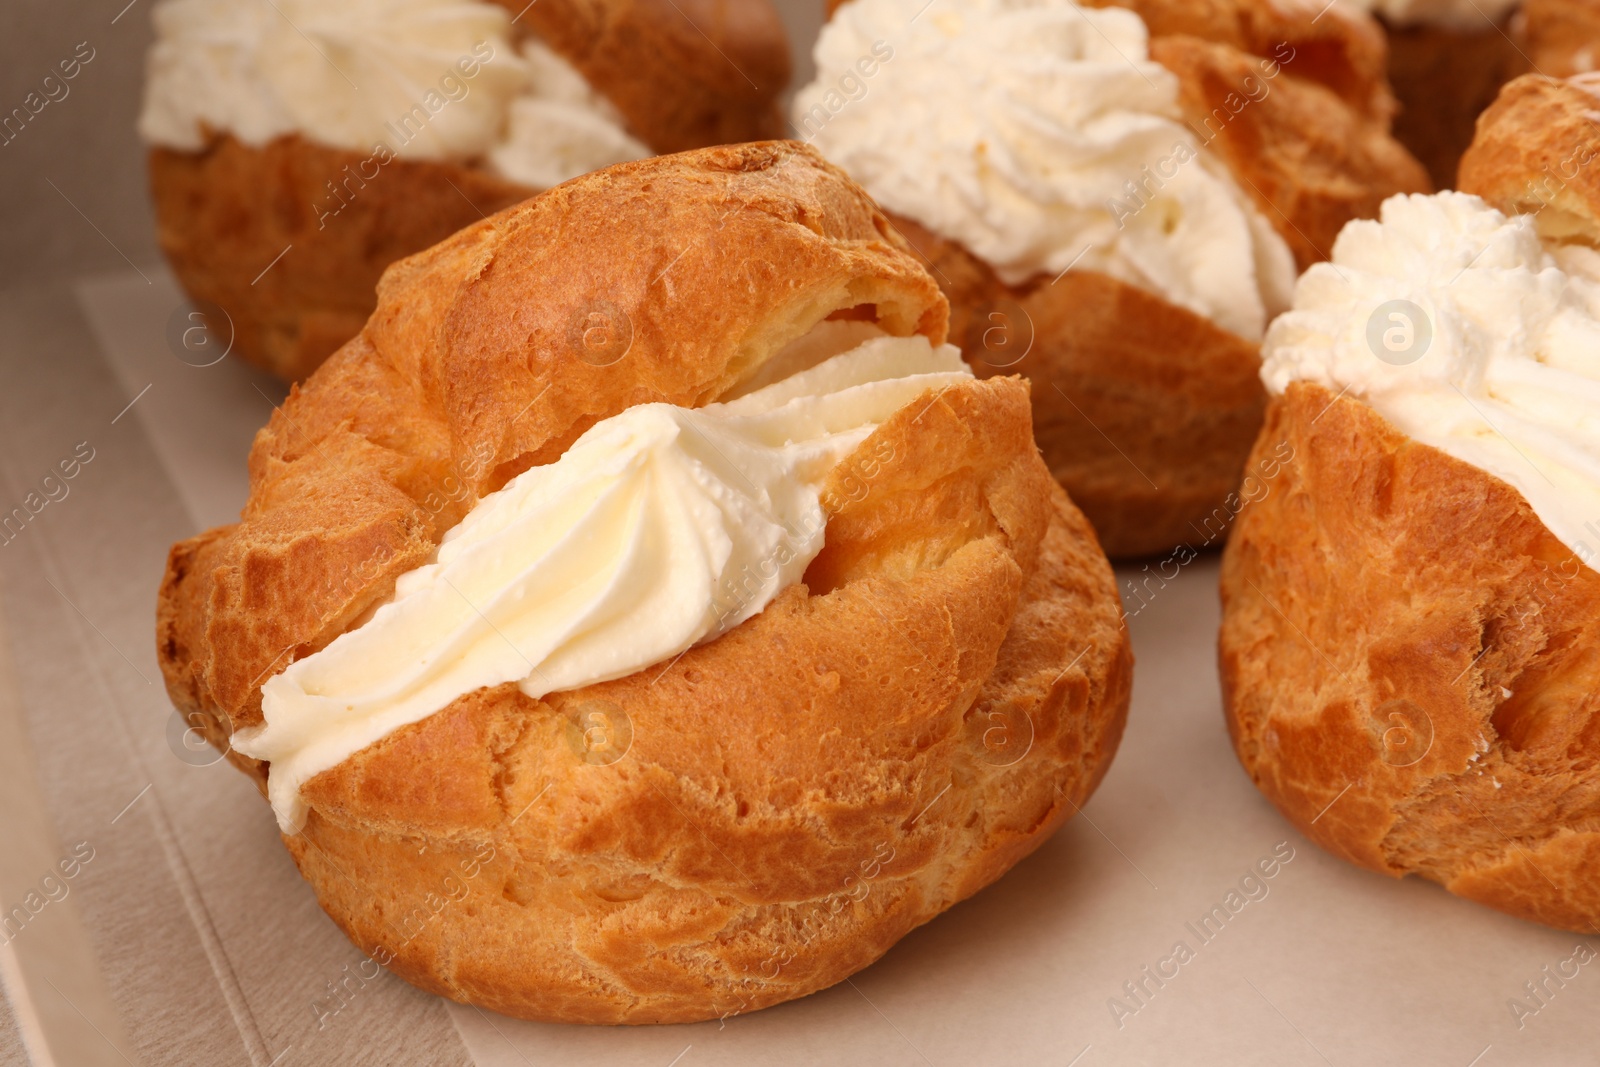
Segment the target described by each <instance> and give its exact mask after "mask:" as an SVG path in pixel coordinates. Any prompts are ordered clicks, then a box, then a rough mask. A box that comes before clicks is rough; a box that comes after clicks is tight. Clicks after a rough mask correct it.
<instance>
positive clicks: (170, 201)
mask: <svg viewBox="0 0 1600 1067" xmlns="http://www.w3.org/2000/svg"><path fill="white" fill-rule="evenodd" d="M501 6H503V7H505V8H507V9H508V10H510V11H512V13H513V14H514V15H516V14H518V12H519V11H520V17H519V18H518V25H516V26H514V27H513V28H514V30H517V31H519V32H520V33H525V32H526V31H528V30H534V31H537V32H538V34H539V35H540V37H541V38H542V39H543V40H544V41H546V43H548V44H549V45H550V46H551V47H552V48H553V49H554V50H555V51H557V52H558V53H560V54H561V55H562V56H563V57H564V58H566V59H567V60H568V61H570V62H571V63H572V64H573V65H574V66H576V67H577V68H578V70H579V71H580V72H582V73H583V74H584V76H585V77H586V79H587V80H588V81H589V84H590V85H592V86H594V87H595V88H596V89H597V91H599V92H601V93H602V94H604V95H605V96H606V97H607V98H608V99H609V100H611V102H612V103H613V104H615V105H616V106H617V108H618V110H619V111H620V112H621V113H622V114H623V116H624V118H625V119H626V120H627V122H628V126H629V129H630V130H631V131H632V132H633V133H634V134H635V135H636V136H638V137H639V138H640V139H641V140H643V141H644V142H645V143H646V144H648V145H649V146H650V147H651V148H652V149H653V150H654V151H657V152H677V151H682V150H684V149H690V148H699V147H704V146H706V145H713V144H723V143H733V142H738V141H751V140H758V139H760V138H763V137H773V136H778V135H780V134H781V132H782V118H781V116H780V115H779V112H778V108H777V102H776V101H777V96H778V94H779V93H780V92H781V91H782V89H783V87H784V86H785V85H786V84H787V83H788V80H789V52H788V41H787V38H786V36H785V34H784V30H783V26H782V23H781V22H780V21H779V19H778V15H777V12H776V10H775V9H774V8H773V7H772V6H771V4H770V3H769V2H768V0H741V2H739V3H736V4H730V3H722V2H718V0H676V2H674V0H587V2H585V0H541V2H540V3H538V4H534V5H524V4H521V3H512V2H510V0H506V2H504V3H502V4H501ZM149 171H150V186H151V195H152V198H153V200H154V202H155V211H156V220H157V233H158V237H159V239H160V243H161V248H162V251H163V252H164V253H165V255H166V257H167V259H168V261H169V262H170V263H171V265H172V268H173V271H174V273H176V274H177V276H178V280H179V281H180V282H181V283H182V284H183V287H184V289H185V290H186V291H187V292H188V294H189V295H190V297H191V298H193V299H194V300H196V301H209V302H210V303H212V304H215V305H217V306H218V307H220V308H221V309H222V310H223V311H224V312H225V313H226V315H227V318H228V320H229V323H230V325H231V330H230V332H229V333H230V336H231V340H232V349H231V352H232V354H233V355H236V356H238V357H239V358H241V359H244V360H246V361H248V362H250V363H253V364H256V365H257V366H260V367H263V368H264V369H266V370H269V371H271V372H272V373H274V374H276V375H278V376H279V377H281V378H283V379H285V380H287V381H297V380H299V379H301V378H304V377H305V376H306V375H307V374H309V373H310V372H311V371H312V370H314V369H316V367H317V366H318V365H320V364H321V363H322V361H323V360H325V359H326V358H328V356H329V355H331V354H332V353H333V352H334V350H335V349H337V348H338V347H339V346H340V345H342V344H343V343H344V342H345V341H348V340H349V339H350V338H351V337H353V336H355V334H356V333H357V332H359V330H360V329H361V325H362V323H364V322H365V321H366V319H367V316H368V315H370V314H371V313H372V309H373V308H374V307H375V306H376V293H375V289H376V286H377V281H378V278H379V276H380V275H381V274H382V273H383V269H384V268H385V267H386V266H388V265H389V264H390V263H392V262H394V261H395V260H397V259H400V258H403V257H404V256H408V255H411V254H412V253H414V252H420V251H421V250H422V249H424V248H427V247H429V246H430V245H433V244H437V243H438V242H440V241H442V240H444V239H445V238H446V237H449V236H450V235H451V234H453V233H455V232H456V231H457V230H460V229H462V228H463V227H465V226H468V225H470V224H471V223H473V222H476V221H478V220H479V219H482V218H483V217H485V216H486V215H491V214H494V213H495V212H496V211H499V210H501V209H502V208H505V207H508V206H510V205H511V204H514V203H516V202H517V201H519V200H522V199H524V198H526V197H528V196H531V195H532V194H533V193H534V190H532V189H529V188H527V187H526V186H522V185H519V184H517V183H515V182H510V181H506V180H504V179H502V178H499V177H497V176H496V175H494V174H491V173H490V172H488V171H487V170H486V169H484V168H482V167H480V166H477V165H474V164H473V163H471V162H433V161H419V160H409V159H391V160H390V161H389V162H387V163H383V164H381V165H378V164H376V163H375V162H374V153H373V152H372V151H350V150H345V149H338V148H330V147H327V146H324V145H321V144H316V143H313V142H311V141H308V140H306V139H304V138H302V137H299V136H289V137H284V138H279V139H277V140H274V141H272V142H269V143H268V144H266V145H262V146H260V147H256V146H250V145H245V144H242V143H241V142H239V141H238V140H236V139H235V138H233V137H232V136H228V135H218V136H215V137H213V138H212V140H211V141H210V143H208V144H207V145H206V146H205V147H204V148H203V149H201V150H200V151H198V152H184V151H177V150H173V149H168V148H159V147H158V148H155V149H153V150H152V151H151V152H150V156H149ZM373 173H376V174H377V177H373V178H370V179H368V178H367V177H366V176H367V175H371V174H373ZM280 255H281V256H282V258H281V259H279V258H278V257H279V256H280ZM269 264H272V267H271V269H270V270H267V269H266V268H267V267H268V265H269ZM263 271H265V273H262V272H263ZM208 325H211V326H213V327H214V328H215V324H211V323H208Z"/></svg>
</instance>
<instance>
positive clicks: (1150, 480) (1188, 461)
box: [832, 0, 1430, 559]
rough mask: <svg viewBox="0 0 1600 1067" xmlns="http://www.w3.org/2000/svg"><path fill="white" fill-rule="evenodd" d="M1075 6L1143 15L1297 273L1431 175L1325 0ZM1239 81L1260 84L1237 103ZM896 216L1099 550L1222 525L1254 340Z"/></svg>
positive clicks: (1213, 532) (1251, 420) (1369, 35)
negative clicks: (1021, 403) (1398, 134)
mask: <svg viewBox="0 0 1600 1067" xmlns="http://www.w3.org/2000/svg"><path fill="white" fill-rule="evenodd" d="M838 6H839V4H833V5H832V7H833V8H834V9H836V8H837V7H838ZM1089 6H1094V7H1124V8H1128V9H1131V10H1133V11H1134V12H1135V13H1137V14H1138V15H1139V16H1140V17H1141V18H1143V19H1144V20H1145V24H1146V25H1147V26H1148V27H1149V29H1150V34H1151V40H1150V55H1151V58H1152V59H1154V60H1155V61H1156V62H1158V63H1160V64H1161V65H1162V66H1164V67H1166V68H1167V69H1168V70H1170V71H1172V72H1173V73H1174V74H1175V75H1177V77H1178V81H1179V107H1180V108H1181V109H1182V112H1183V117H1184V119H1185V121H1186V122H1187V123H1188V125H1189V126H1190V128H1191V129H1193V130H1195V131H1196V132H1197V133H1198V134H1199V135H1200V136H1201V138H1202V140H1204V139H1206V138H1210V143H1209V146H1208V148H1209V150H1211V151H1214V152H1215V153H1216V154H1217V156H1218V158H1220V159H1221V160H1222V161H1223V162H1224V163H1225V164H1226V165H1227V167H1228V169H1229V170H1230V171H1231V172H1232V174H1233V175H1234V177H1235V178H1236V179H1238V181H1239V186H1240V188H1242V189H1243V190H1244V191H1245V193H1246V194H1247V195H1248V196H1249V197H1250V199H1251V200H1252V201H1253V202H1254V204H1255V206H1256V207H1257V208H1258V209H1260V211H1261V212H1262V214H1263V215H1264V216H1265V217H1266V218H1267V220H1268V221H1269V222H1270V223H1271V224H1272V226H1273V228H1274V229H1276V230H1277V231H1278V233H1279V235H1280V236H1282V237H1283V239H1284V240H1285V241H1286V242H1288V245H1289V248H1290V250H1291V251H1293V253H1294V256H1295V262H1296V264H1297V265H1298V266H1299V268H1300V269H1301V270H1304V269H1305V268H1306V267H1308V266H1310V265H1311V264H1312V263H1316V262H1319V261H1321V260H1323V259H1326V258H1327V256H1328V253H1329V252H1330V251H1331V250H1332V248H1333V240H1334V238H1335V237H1337V236H1338V233H1339V230H1340V229H1342V228H1343V227H1344V224H1345V223H1347V222H1349V221H1350V220H1351V219H1356V218H1372V217H1375V216H1376V215H1377V213H1378V205H1379V204H1381V203H1382V202H1383V201H1384V200H1385V199H1386V198H1387V197H1389V196H1392V195H1394V194H1395V193H1402V192H1427V191H1430V186H1429V184H1428V178H1427V175H1426V174H1425V173H1424V172H1423V170H1422V167H1421V166H1420V165H1419V164H1418V163H1417V162H1416V160H1415V159H1413V158H1412V157H1411V156H1410V155H1409V154H1408V153H1407V152H1406V151H1405V149H1403V148H1402V147H1400V145H1399V144H1398V142H1396V141H1395V140H1394V139H1393V138H1392V137H1390V136H1389V132H1388V121H1389V116H1390V114H1391V113H1392V111H1393V102H1392V98H1391V96H1390V94H1389V90H1388V85H1387V83H1386V82H1385V81H1384V79H1383V66H1384V58H1385V55H1386V53H1385V51H1384V45H1383V38H1382V34H1381V33H1380V32H1379V30H1378V27H1377V25H1376V24H1375V23H1374V22H1373V21H1372V20H1371V19H1369V18H1367V17H1365V16H1360V15H1350V14H1348V13H1347V12H1345V11H1343V10H1342V9H1340V8H1335V9H1333V10H1332V11H1329V12H1328V13H1327V17H1325V18H1320V19H1314V18H1313V16H1315V15H1316V14H1317V11H1316V10H1315V7H1313V8H1311V9H1310V10H1299V9H1297V8H1294V7H1291V6H1288V5H1280V4H1274V3H1268V2H1265V0H1207V2H1205V3H1195V2H1194V0H1095V2H1093V3H1091V4H1090V5H1089ZM1198 35H1212V36H1211V37H1210V38H1209V39H1208V38H1205V37H1202V36H1198ZM1282 43H1287V44H1288V46H1289V47H1292V48H1293V49H1294V52H1293V53H1292V54H1293V56H1294V58H1293V59H1290V60H1288V61H1287V62H1281V63H1279V64H1278V68H1279V74H1278V76H1277V77H1275V78H1271V79H1264V78H1263V72H1262V66H1261V65H1262V62H1263V59H1264V57H1270V56H1272V55H1273V54H1274V51H1275V49H1277V48H1278V46H1279V45H1280V44H1282ZM1252 50H1254V51H1252ZM1279 54H1280V55H1287V54H1289V53H1279ZM1246 78H1254V79H1256V80H1257V81H1264V82H1265V84H1267V85H1269V86H1270V91H1269V92H1268V93H1267V94H1266V95H1264V96H1263V97H1261V98H1260V99H1259V100H1254V101H1251V102H1250V103H1248V104H1247V105H1245V106H1243V107H1242V108H1241V107H1239V105H1238V101H1239V100H1240V99H1242V98H1241V96H1240V93H1241V92H1242V89H1241V86H1243V85H1244V84H1245V79H1246ZM1230 98H1231V99H1232V101H1233V105H1234V106H1233V107H1230V106H1229V103H1230ZM1218 115H1221V116H1224V117H1225V119H1226V121H1220V120H1219V119H1218V118H1217V116H1218ZM893 217H894V221H895V225H896V226H897V227H898V228H899V229H900V230H901V231H902V232H903V233H904V235H905V236H906V238H907V239H908V240H909V241H910V242H911V244H912V245H913V246H914V247H915V248H916V249H917V250H918V251H919V252H921V253H922V254H923V255H924V256H925V258H926V259H927V260H928V262H929V264H930V266H931V268H932V269H933V272H934V275H935V276H936V277H937V278H938V279H939V282H940V285H941V286H942V288H943V289H944V291H945V294H946V296H948V297H949V299H950V305H951V312H950V314H951V331H950V332H951V336H952V337H953V338H954V339H955V340H956V342H957V343H958V344H959V345H961V348H962V351H963V352H964V353H965V354H966V355H967V358H968V361H969V362H970V363H971V364H972V366H973V368H974V370H975V371H976V372H977V373H978V374H979V375H989V374H1023V375H1026V376H1027V377H1028V378H1030V379H1031V380H1032V381H1033V384H1034V389H1033V420H1034V430H1035V433H1036V434H1037V436H1038V439H1039V446H1040V448H1041V449H1042V451H1043V452H1044V457H1045V461H1046V462H1047V463H1048V464H1049V465H1050V470H1051V473H1052V474H1054V475H1055V477H1056V479H1057V480H1058V481H1060V483H1061V484H1062V485H1063V486H1065V487H1066V489H1067V492H1068V493H1069V494H1070V495H1071V497H1072V499H1073V501H1074V502H1075V503H1076V504H1077V505H1078V506H1079V507H1081V508H1082V509H1083V511H1084V514H1085V515H1087V516H1088V517H1089V521H1090V523H1091V524H1092V525H1093V526H1094V528H1095V532H1096V533H1098V534H1099V536H1100V543H1101V544H1102V545H1103V546H1104V547H1105V550H1106V552H1107V553H1108V554H1109V555H1110V556H1111V557H1112V558H1113V559H1127V558H1135V557H1139V556H1146V555H1151V554H1154V553H1157V552H1162V551H1165V550H1167V549H1169V548H1171V547H1173V546H1174V545H1178V544H1181V543H1188V544H1191V545H1195V546H1208V545H1210V544H1211V543H1212V542H1213V541H1215V540H1216V539H1217V538H1218V537H1220V536H1221V534H1220V532H1219V531H1220V530H1223V529H1225V528H1226V526H1227V525H1228V523H1229V522H1230V521H1231V518H1230V517H1231V515H1232V513H1233V511H1235V510H1237V508H1236V507H1230V506H1229V504H1230V501H1229V497H1230V494H1233V493H1234V492H1235V490H1237V489H1238V488H1239V483H1240V480H1241V477H1242V475H1243V471H1244V468H1245V457H1246V455H1247V454H1248V453H1249V451H1250V446H1251V444H1252V443H1253V442H1254V440H1255V436H1256V432H1257V431H1258V430H1259V429H1260V427H1261V417H1262V412H1263V411H1264V410H1265V408H1266V402H1267V395H1266V391H1265V389H1263V388H1262V386H1261V382H1260V380H1259V374H1260V369H1261V355H1260V349H1259V347H1258V346H1257V345H1255V344H1253V343H1251V342H1249V341H1246V340H1245V339H1244V338H1242V337H1239V336H1237V335H1236V334H1233V333H1231V332H1229V331H1227V330H1224V329H1222V328H1221V327H1219V326H1217V325H1216V324H1214V323H1213V322H1211V321H1210V320H1209V319H1207V318H1205V317H1204V316H1201V315H1198V314H1196V313H1194V312H1191V311H1189V310H1187V309H1185V308H1181V307H1178V306H1177V305H1175V304H1172V303H1169V302H1168V301H1166V300H1164V299H1163V298H1161V297H1159V296H1156V295H1154V294H1152V293H1149V292H1147V291H1146V290H1143V289H1140V288H1137V287H1135V286H1132V285H1129V284H1127V283H1126V282H1123V281H1121V280H1119V279H1116V278H1112V277H1110V276H1108V275H1105V274H1101V273H1098V272H1094V271H1078V270H1073V271H1068V272H1067V273H1066V274H1065V275H1063V276H1062V277H1061V278H1060V279H1059V280H1052V279H1050V278H1048V277H1041V278H1036V279H1032V280H1030V281H1028V282H1026V283H1024V284H1022V285H1017V286H1010V285H1006V284H1005V283H1004V282H1002V281H1001V280H1000V279H999V277H998V276H996V275H995V273H994V271H993V269H992V268H990V267H989V265H988V264H986V263H984V262H983V261H982V260H980V259H978V258H977V257H976V256H974V255H972V254H971V253H970V252H968V251H967V250H966V249H965V248H963V247H962V246H961V245H960V244H959V243H957V242H953V241H948V240H945V239H943V238H940V237H938V236H936V235H934V234H932V233H931V232H929V231H928V230H926V229H925V228H924V227H922V226H920V225H917V224H916V223H914V222H912V221H910V220H907V219H903V218H900V217H898V216H893ZM1023 351H1025V352H1026V355H1025V356H1020V358H1019V354H1020V353H1021V352H1023ZM1235 503H1236V502H1235Z"/></svg>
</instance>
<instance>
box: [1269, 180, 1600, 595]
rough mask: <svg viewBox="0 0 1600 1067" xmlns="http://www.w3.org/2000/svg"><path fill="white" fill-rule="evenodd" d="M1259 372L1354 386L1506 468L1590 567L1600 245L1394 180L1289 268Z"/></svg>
mask: <svg viewBox="0 0 1600 1067" xmlns="http://www.w3.org/2000/svg"><path fill="white" fill-rule="evenodd" d="M1263 356H1264V363H1263V367H1262V380H1263V381H1264V382H1265V383H1266V385H1267V388H1268V390H1269V391H1271V392H1272V393H1275V394H1281V393H1282V392H1283V391H1284V390H1285V389H1286V388H1287V387H1288V385H1289V383H1290V382H1294V381H1309V382H1316V383H1318V384H1321V385H1323V386H1325V387H1327V388H1328V389H1331V390H1333V391H1334V392H1335V393H1346V394H1347V395H1350V396H1354V397H1358V398H1360V399H1361V400H1364V401H1365V402H1366V403H1368V404H1369V405H1371V406H1372V408H1373V409H1375V410H1376V411H1377V412H1378V413H1379V414H1380V415H1382V416H1383V417H1384V418H1386V419H1387V420H1389V422H1391V423H1392V424H1394V426H1395V427H1396V428H1397V429H1399V430H1401V431H1402V432H1404V433H1406V434H1407V435H1409V436H1411V437H1412V438H1415V439H1416V440H1418V441H1422V442H1424V443H1426V444H1430V445H1433V446H1434V447H1436V448H1439V449H1441V450H1443V451H1445V452H1447V453H1449V454H1450V455H1452V456H1455V457H1456V458H1457V459H1461V460H1464V461H1466V462H1467V463H1471V464H1473V465H1474V466H1476V467H1479V468H1481V469H1482V470H1484V471H1487V472H1488V473H1490V474H1493V475H1495V476H1496V477H1498V478H1500V479H1502V480H1503V481H1506V482H1509V483H1510V484H1511V485H1513V486H1514V487H1516V488H1517V490H1519V491H1520V492H1521V493H1522V495H1523V497H1524V498H1526V499H1527V501H1528V503H1529V505H1531V506H1532V508H1533V510H1534V512H1535V513H1536V514H1537V515H1538V516H1539V518H1540V519H1541V520H1542V521H1543V522H1544V524H1545V525H1546V526H1547V527H1549V529H1550V531H1551V532H1552V533H1553V534H1555V535H1556V536H1557V537H1558V538H1560V539H1561V540H1562V541H1563V542H1565V544H1566V545H1567V546H1568V547H1569V548H1571V549H1572V550H1573V551H1574V553H1575V554H1576V555H1577V556H1578V557H1579V558H1580V559H1582V560H1583V561H1584V562H1585V563H1587V564H1588V565H1589V566H1590V567H1595V568H1600V252H1596V251H1595V250H1594V249H1593V248H1589V247H1585V246H1581V245H1570V246H1546V245H1545V243H1544V242H1542V241H1541V239H1540V237H1539V234H1538V232H1537V230H1536V229H1535V225H1534V219H1533V218H1532V217H1531V216H1528V215H1518V216H1514V217H1510V218H1508V217H1506V216H1505V215H1502V214H1501V213H1500V212H1499V211H1496V210H1495V209H1494V208H1492V207H1490V206H1489V205H1488V204H1486V203H1484V201H1482V200H1480V199H1479V198H1478V197H1475V196H1468V195H1466V194H1463V193H1454V192H1446V193H1439V194H1438V195H1436V196H1421V195H1411V196H1396V197H1391V198H1390V199H1389V200H1386V201H1385V202H1384V204H1383V209H1382V214H1381V216H1380V218H1379V220H1377V221H1356V222H1352V223H1350V224H1349V225H1347V226H1346V227H1345V228H1344V231H1343V232H1342V233H1340V235H1339V239H1338V241H1337V242H1336V243H1335V244H1334V248H1333V258H1332V261H1331V262H1329V263H1319V264H1317V265H1316V266H1313V267H1312V268H1311V269H1310V270H1308V271H1306V273H1305V274H1304V275H1303V276H1302V277H1301V279H1300V282H1299V285H1298V286H1297V288H1296V290H1295V298H1294V308H1293V310H1291V311H1289V312H1288V313H1286V314H1284V315H1283V316H1281V317H1280V318H1279V319H1278V320H1277V321H1275V322H1274V323H1273V324H1272V327H1271V328H1270V329H1269V330H1268V331H1267V339H1266V344H1265V346H1264V348H1263Z"/></svg>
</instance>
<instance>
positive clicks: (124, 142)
mask: <svg viewBox="0 0 1600 1067" xmlns="http://www.w3.org/2000/svg"><path fill="white" fill-rule="evenodd" d="M734 2H738V0H734ZM775 2H776V4H777V6H778V7H779V9H780V10H781V11H782V12H783V17H784V21H785V22H786V23H787V25H788V27H789V40H790V43H791V45H792V46H793V47H794V49H795V79H794V82H793V84H796V85H799V84H804V82H806V81H809V80H810V78H811V69H812V68H811V55H810V50H811V42H812V41H813V40H815V38H816V34H817V28H818V27H819V26H820V25H821V22H822V10H823V0H775ZM152 3H153V0H133V2H132V3H129V2H128V0H74V2H72V3H63V2H61V0H5V5H4V6H5V17H4V22H5V24H6V25H7V26H9V27H10V28H9V29H7V30H6V31H5V32H4V33H3V34H0V116H3V115H9V114H10V113H11V110H12V109H13V108H16V107H20V106H21V105H22V101H23V98H24V97H26V96H27V95H28V93H29V92H32V91H38V90H39V82H40V79H42V78H43V77H44V76H45V75H46V74H50V73H53V72H54V71H55V69H56V63H57V62H58V61H59V60H61V59H65V58H68V57H70V56H72V55H73V52H74V50H75V49H77V48H78V46H79V45H80V44H82V43H84V42H87V44H88V46H89V47H90V48H93V49H94V58H93V59H92V60H91V61H90V62H89V63H88V64H87V65H86V66H85V67H84V68H83V70H82V72H81V73H80V74H79V75H78V77H77V78H76V79H74V80H73V81H71V82H69V83H67V84H68V85H69V87H70V92H69V93H68V94H67V96H66V97H64V98H63V99H61V100H60V101H53V102H51V103H49V104H47V105H46V106H45V107H44V109H43V110H42V111H40V112H39V114H38V115H36V116H34V117H33V119H32V121H30V122H29V123H28V125H27V126H26V128H24V130H23V131H22V133H21V134H19V135H17V136H16V137H15V138H14V139H13V140H11V141H9V142H5V143H3V144H0V289H9V288H12V287H14V286H19V285H27V284H30V283H38V282H49V281H56V280H62V279H67V278H73V277H76V276H78V275H82V274H91V273H100V272H103V271H109V270H125V269H127V267H128V264H130V263H132V264H134V265H136V266H140V267H143V266H145V265H148V264H153V263H156V262H158V261H159V259H160V252H159V250H158V249H157V247H156V237H155V229H154V226H153V223H152V218H151V213H150V207H149V197H148V193H147V190H146V186H145V167H144V149H143V147H142V146H141V145H140V143H139V138H138V135H137V134H135V132H134V120H135V119H136V118H137V117H138V114H139V96H140V88H141V85H142V81H143V71H144V53H145V49H146V48H147V47H148V45H149V44H150V39H151V36H152V34H151V29H150V8H151V6H152ZM41 95H43V94H42V93H41Z"/></svg>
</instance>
